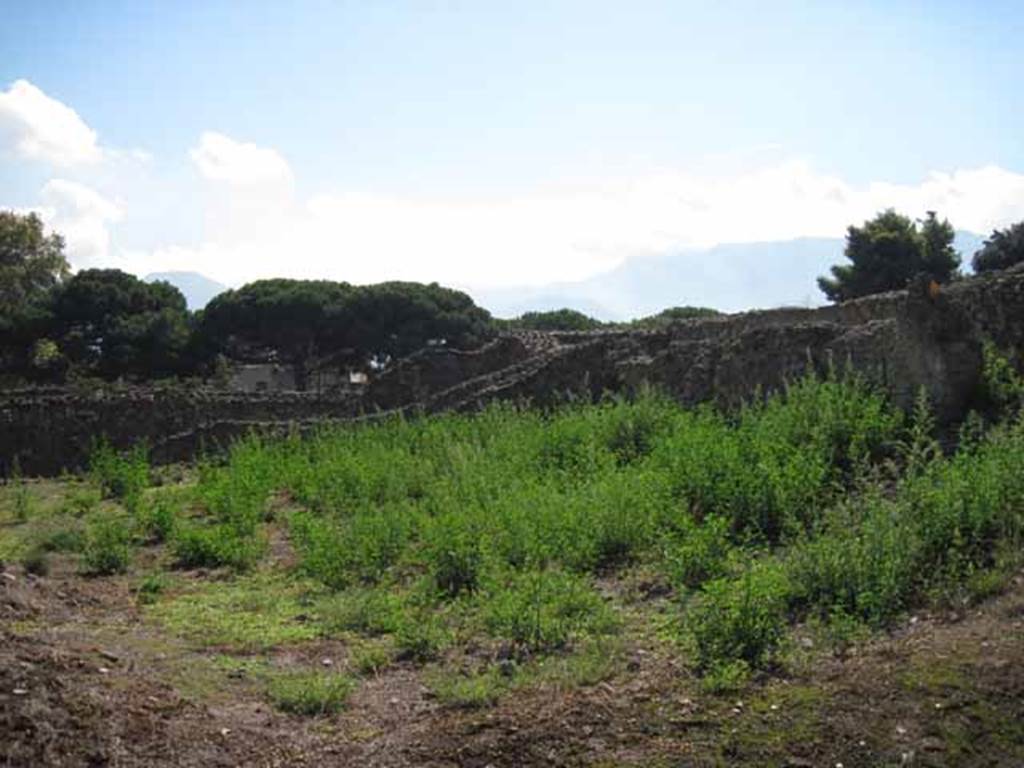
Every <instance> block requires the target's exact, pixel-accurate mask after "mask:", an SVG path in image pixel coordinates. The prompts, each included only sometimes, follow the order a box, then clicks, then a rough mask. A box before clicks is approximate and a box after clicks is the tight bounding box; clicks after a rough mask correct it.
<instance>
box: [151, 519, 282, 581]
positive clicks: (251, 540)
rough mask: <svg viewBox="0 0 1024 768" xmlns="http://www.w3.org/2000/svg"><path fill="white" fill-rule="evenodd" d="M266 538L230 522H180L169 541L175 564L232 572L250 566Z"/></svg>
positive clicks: (261, 550)
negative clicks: (227, 569) (207, 523)
mask: <svg viewBox="0 0 1024 768" xmlns="http://www.w3.org/2000/svg"><path fill="white" fill-rule="evenodd" d="M266 548H267V544H266V541H265V540H264V539H263V538H262V537H261V536H260V535H258V534H257V533H256V532H250V531H245V530H241V529H239V527H238V526H236V525H232V524H231V523H218V524H213V525H202V524H194V523H193V524H184V523H183V524H181V525H179V526H178V527H177V529H176V531H175V533H174V538H173V539H172V541H171V550H172V552H173V553H174V557H175V561H176V563H177V564H178V565H179V566H180V567H182V568H218V567H220V566H227V567H229V568H232V569H234V570H236V571H245V570H248V569H249V568H252V566H253V565H255V564H256V562H257V561H259V559H260V558H261V557H262V556H263V554H264V552H265V551H266Z"/></svg>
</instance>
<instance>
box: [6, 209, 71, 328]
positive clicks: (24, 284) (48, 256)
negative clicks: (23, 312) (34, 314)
mask: <svg viewBox="0 0 1024 768" xmlns="http://www.w3.org/2000/svg"><path fill="white" fill-rule="evenodd" d="M69 273H70V267H69V266H68V260H67V258H65V256H64V239H63V238H62V237H61V236H60V235H58V234H51V235H47V234H45V232H44V231H43V222H42V220H41V219H40V218H39V217H38V216H37V215H36V214H34V213H29V214H25V215H22V214H18V213H14V212H13V211H0V308H3V307H6V308H10V307H19V306H22V305H24V304H26V303H27V302H31V301H39V300H41V299H44V298H45V297H46V294H47V292H48V291H50V290H51V289H52V288H54V287H55V286H56V285H57V284H58V283H60V282H61V281H62V280H64V279H66V278H67V276H68V274H69Z"/></svg>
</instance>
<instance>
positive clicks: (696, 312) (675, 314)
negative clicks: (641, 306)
mask: <svg viewBox="0 0 1024 768" xmlns="http://www.w3.org/2000/svg"><path fill="white" fill-rule="evenodd" d="M719 314H721V313H720V312H719V311H718V310H717V309H711V308H710V307H690V306H687V307H669V308H668V309H663V310H661V312H659V313H658V314H656V315H649V316H647V317H641V318H638V319H636V320H634V321H633V322H632V323H630V325H632V326H634V327H637V328H650V329H658V328H664V327H665V326H667V325H671V324H672V323H674V322H677V321H680V320H693V319H696V318H706V317H715V316H717V315H719Z"/></svg>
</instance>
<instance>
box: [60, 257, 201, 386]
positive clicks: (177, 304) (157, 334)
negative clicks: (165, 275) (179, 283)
mask: <svg viewBox="0 0 1024 768" xmlns="http://www.w3.org/2000/svg"><path fill="white" fill-rule="evenodd" d="M53 315H54V330H55V333H56V335H57V342H58V345H59V347H60V350H61V352H63V354H64V355H65V356H66V357H67V358H68V360H69V361H70V362H71V363H72V364H74V365H77V366H79V367H80V368H83V369H85V370H88V371H90V372H93V373H97V374H99V375H101V376H107V377H116V376H121V375H124V374H138V375H142V376H160V375H170V374H174V373H178V372H180V370H181V368H182V366H183V365H184V363H185V360H184V359H183V358H184V354H185V350H186V348H187V346H188V343H189V319H188V318H189V316H188V311H187V309H186V308H185V297H184V296H182V294H181V292H180V291H179V290H178V289H177V288H175V287H174V286H172V285H170V284H169V283H164V282H155V283H146V282H144V281H142V280H139V279H138V278H137V277H135V276H134V275H130V274H128V273H126V272H122V271H121V270H118V269H87V270H83V271H81V272H79V273H77V274H76V275H75V276H74V277H72V278H71V279H70V280H68V281H67V283H66V284H65V285H64V286H62V287H61V288H60V289H59V290H58V291H57V293H56V297H55V300H54V304H53Z"/></svg>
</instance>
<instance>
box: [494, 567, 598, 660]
mask: <svg viewBox="0 0 1024 768" xmlns="http://www.w3.org/2000/svg"><path fill="white" fill-rule="evenodd" d="M481 604H482V611H483V621H484V625H485V626H486V628H487V629H488V631H489V632H491V634H493V635H494V636H495V637H499V638H502V639H505V640H509V641H511V642H513V643H518V644H522V645H523V646H525V647H527V648H529V649H531V650H534V651H540V650H551V649H555V648H560V647H562V646H565V645H566V644H567V643H569V641H570V640H572V639H573V638H575V637H580V636H584V635H600V634H607V633H609V632H611V631H612V630H613V629H614V628H615V624H616V622H615V617H614V615H613V614H612V612H611V610H610V609H609V608H608V606H607V605H606V604H605V602H604V600H602V599H601V597H600V595H598V594H597V593H596V592H594V590H593V589H592V588H591V587H590V586H589V585H588V584H587V583H586V582H585V581H584V580H583V579H582V578H580V577H578V576H574V575H572V574H568V573H563V572H559V571H526V572H523V573H510V574H507V575H505V576H498V577H495V578H494V579H493V582H492V583H491V584H490V585H489V586H488V589H487V590H486V593H485V594H484V595H482V596H481Z"/></svg>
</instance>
